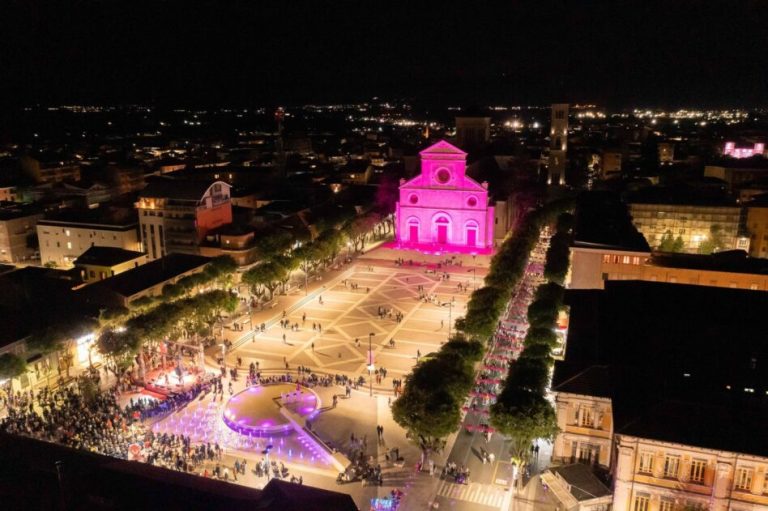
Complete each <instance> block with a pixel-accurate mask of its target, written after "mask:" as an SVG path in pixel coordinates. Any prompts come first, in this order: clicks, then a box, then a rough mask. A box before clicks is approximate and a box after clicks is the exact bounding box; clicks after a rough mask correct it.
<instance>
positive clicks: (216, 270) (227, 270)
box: [197, 255, 237, 288]
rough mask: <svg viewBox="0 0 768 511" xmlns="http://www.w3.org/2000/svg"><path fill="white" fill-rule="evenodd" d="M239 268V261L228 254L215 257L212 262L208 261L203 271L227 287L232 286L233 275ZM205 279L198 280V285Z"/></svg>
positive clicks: (209, 278)
mask: <svg viewBox="0 0 768 511" xmlns="http://www.w3.org/2000/svg"><path fill="white" fill-rule="evenodd" d="M236 270H237V262H236V261H235V260H234V259H233V258H232V257H230V256H228V255H222V256H219V257H215V258H214V259H213V260H212V261H211V262H210V263H208V264H207V265H206V267H205V269H204V270H203V273H204V274H205V275H206V276H207V277H208V280H209V281H211V280H215V281H217V282H219V283H220V284H221V285H222V286H225V287H227V288H229V287H231V286H232V277H233V275H234V273H235V271H236ZM202 282H203V281H197V285H200V284H201V283H202Z"/></svg>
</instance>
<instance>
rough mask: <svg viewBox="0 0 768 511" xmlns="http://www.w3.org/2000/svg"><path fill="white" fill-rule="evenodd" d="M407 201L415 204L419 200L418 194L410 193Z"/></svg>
mask: <svg viewBox="0 0 768 511" xmlns="http://www.w3.org/2000/svg"><path fill="white" fill-rule="evenodd" d="M408 202H410V203H411V204H417V203H418V202H419V196H418V195H416V194H415V193H412V194H411V196H410V197H408Z"/></svg>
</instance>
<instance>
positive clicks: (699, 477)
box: [691, 460, 707, 483]
mask: <svg viewBox="0 0 768 511" xmlns="http://www.w3.org/2000/svg"><path fill="white" fill-rule="evenodd" d="M706 468H707V461H706V460H693V461H692V462H691V481H693V482H694V483H703V482H704V470H705V469H706Z"/></svg>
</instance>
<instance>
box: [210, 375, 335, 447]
mask: <svg viewBox="0 0 768 511" xmlns="http://www.w3.org/2000/svg"><path fill="white" fill-rule="evenodd" d="M319 405H320V399H319V398H318V396H317V394H315V393H314V392H313V391H312V390H310V389H307V388H306V387H301V386H299V385H296V384H291V383H279V384H275V385H259V386H254V387H249V388H247V389H245V390H244V391H242V392H239V393H238V394H235V395H234V396H232V397H231V398H230V399H229V401H228V402H227V404H226V406H225V407H224V412H223V414H222V419H223V420H224V423H225V424H226V425H227V426H228V427H229V428H230V429H231V430H233V431H235V432H237V433H240V434H241V435H246V436H248V437H271V436H279V435H286V434H289V433H291V432H292V431H293V430H294V429H295V428H296V427H297V426H298V427H299V428H300V427H302V426H303V425H304V424H303V423H304V421H305V420H306V419H308V418H312V417H314V416H315V414H316V413H317V410H318V408H319ZM281 406H282V407H283V410H281V409H280V407H281Z"/></svg>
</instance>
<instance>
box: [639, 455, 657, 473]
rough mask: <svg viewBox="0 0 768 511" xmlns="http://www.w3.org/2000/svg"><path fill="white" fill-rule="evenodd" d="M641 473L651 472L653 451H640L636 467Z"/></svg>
mask: <svg viewBox="0 0 768 511" xmlns="http://www.w3.org/2000/svg"><path fill="white" fill-rule="evenodd" d="M637 471H638V472H640V473H641V474H652V473H653V453H652V452H641V453H640V466H639V467H638V469H637Z"/></svg>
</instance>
